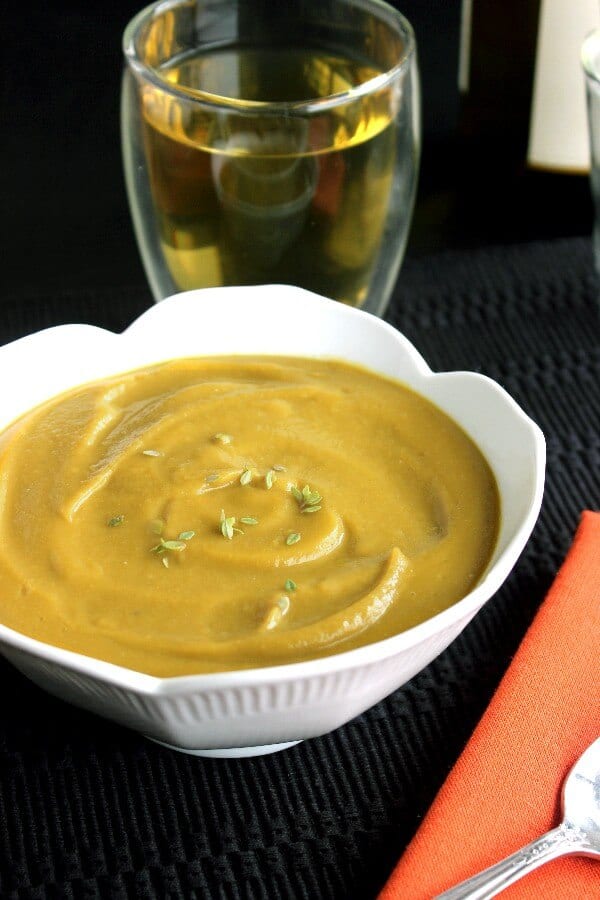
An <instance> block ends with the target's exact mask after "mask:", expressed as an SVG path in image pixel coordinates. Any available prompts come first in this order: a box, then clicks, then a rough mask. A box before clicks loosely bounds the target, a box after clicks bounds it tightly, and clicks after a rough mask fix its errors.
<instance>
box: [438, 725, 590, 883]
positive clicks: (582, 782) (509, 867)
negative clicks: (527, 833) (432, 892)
mask: <svg viewBox="0 0 600 900" xmlns="http://www.w3.org/2000/svg"><path fill="white" fill-rule="evenodd" d="M562 808H563V820H562V822H561V824H560V825H559V826H558V828H553V829H552V830H551V831H549V832H548V833H547V834H544V835H543V836H542V837H540V838H538V839H537V840H536V841H533V842H532V843H531V844H527V846H526V847H523V848H522V849H521V850H517V852H516V853H513V854H511V855H510V856H507V857H506V859H503V860H502V861H501V862H499V863H496V865H495V866H490V868H489V869H485V870H484V871H483V872H480V873H479V874H478V875H474V876H473V878H468V879H467V881H462V882H461V883H460V884H458V885H456V887H453V888H450V890H449V891H444V893H443V894H438V896H437V897H436V898H434V900H488V898H489V897H495V896H496V894H499V893H500V891H503V890H504V889H505V888H507V887H508V886H509V885H511V884H513V883H514V882H515V881H518V880H519V878H522V877H523V876H524V875H528V874H529V872H533V870H534V869H537V868H538V866H542V865H543V864H544V863H547V862H550V860H552V859H557V858H558V857H559V856H568V855H570V854H573V855H576V856H593V857H596V858H598V859H600V738H598V740H596V741H594V743H593V744H591V746H589V747H588V748H587V750H586V751H585V752H584V753H583V754H582V756H580V757H579V759H578V760H577V762H576V763H575V765H574V766H573V768H572V769H571V771H570V772H569V774H568V776H567V778H566V779H565V783H564V784H563V789H562Z"/></svg>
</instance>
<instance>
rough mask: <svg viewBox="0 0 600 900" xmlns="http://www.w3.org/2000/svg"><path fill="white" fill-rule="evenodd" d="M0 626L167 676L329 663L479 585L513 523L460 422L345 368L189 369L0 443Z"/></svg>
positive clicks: (117, 386)
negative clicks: (502, 522) (501, 529)
mask: <svg viewBox="0 0 600 900" xmlns="http://www.w3.org/2000/svg"><path fill="white" fill-rule="evenodd" d="M0 481H1V492H0V496H1V507H0V531H1V538H2V540H1V542H0V621H1V622H2V623H3V624H5V625H7V626H9V627H11V628H14V629H16V630H17V631H20V632H22V633H24V634H27V635H30V636H31V637H34V638H37V639H39V640H42V641H45V642H47V643H50V644H53V645H56V646H59V647H63V648H66V649H68V650H73V651H76V652H78V653H83V654H85V655H88V656H93V657H96V658H98V659H102V660H107V661H109V662H112V663H116V664H118V665H121V666H125V667H128V668H131V669H135V670H138V671H142V672H147V673H149V674H152V675H158V676H173V675H183V674H191V673H200V672H214V671H224V670H231V669H243V668H249V667H257V666H268V665H276V664H281V663H288V662H296V661H301V660H306V659H312V658H315V657H319V656H326V655H329V654H332V653H336V652H339V651H342V650H348V649H351V648H354V647H358V646H361V645H364V644H367V643H370V642H372V641H376V640H380V639H381V638H385V637H389V636H391V635H394V634H396V633H398V632H401V631H403V630H405V629H407V628H410V627H411V626H413V625H416V624H417V623H419V622H422V621H424V620H425V619H428V618H429V617H431V616H433V615H435V614H436V613H438V612H440V611H441V610H443V609H445V608H447V607H448V606H450V605H451V604H453V603H454V602H456V601H457V600H459V599H460V598H461V597H463V596H464V595H465V594H466V593H468V592H469V591H470V590H471V589H472V588H473V587H474V585H475V584H476V583H477V581H478V580H479V579H480V577H481V575H482V573H483V572H484V570H485V568H486V566H487V564H488V562H489V560H490V557H491V554H492V551H493V548H494V544H495V540H496V536H497V531H498V524H499V515H500V510H499V498H498V491H497V486H496V483H495V480H494V477H493V474H492V472H491V470H490V467H489V465H488V464H487V462H486V460H485V458H484V457H483V455H482V453H481V452H480V450H479V449H478V448H477V447H476V445H475V444H474V443H473V441H472V440H471V439H470V438H469V437H468V436H467V435H466V434H465V433H464V431H462V429H461V428H460V427H459V426H458V425H457V424H456V423H455V422H453V421H452V420H451V419H450V418H449V417H448V416H446V415H445V414H444V413H443V412H442V411H441V410H439V409H438V408H437V407H435V406H434V405H433V404H432V403H430V402H429V401H428V400H426V399H425V398H423V397H421V396H419V395H418V394H416V393H414V392H413V391H411V390H409V389H408V388H407V387H405V386H403V385H401V384H399V383H397V382H395V381H392V380H390V379H387V378H384V377H382V376H379V375H376V374H374V373H372V372H370V371H367V370H366V369H362V368H359V367H358V366H353V365H349V364H346V363H343V362H339V361H335V360H316V359H302V358H283V357H282V358H279V357H210V358H199V359H181V360H174V361H170V362H167V363H161V364H159V365H155V366H151V367H148V368H145V369H141V370H137V371H134V372H130V373H128V374H125V375H119V376H116V377H110V378H107V379H104V380H102V381H98V382H95V383H92V384H87V385H84V386H81V387H78V388H75V389H73V390H71V391H69V392H67V393H65V394H63V395H61V396H58V397H55V398H53V399H51V400H50V401H48V402H47V403H45V404H43V405H42V406H40V407H38V408H36V409H34V410H33V411H31V412H29V413H28V414H26V415H25V416H23V417H22V418H21V419H19V420H18V421H17V422H15V423H14V424H12V425H11V426H10V427H9V428H8V429H7V430H6V431H5V432H4V433H3V434H2V435H1V436H0Z"/></svg>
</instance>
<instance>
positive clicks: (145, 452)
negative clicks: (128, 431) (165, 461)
mask: <svg viewBox="0 0 600 900" xmlns="http://www.w3.org/2000/svg"><path fill="white" fill-rule="evenodd" d="M142 453H143V455H144V456H162V453H161V452H160V450H142Z"/></svg>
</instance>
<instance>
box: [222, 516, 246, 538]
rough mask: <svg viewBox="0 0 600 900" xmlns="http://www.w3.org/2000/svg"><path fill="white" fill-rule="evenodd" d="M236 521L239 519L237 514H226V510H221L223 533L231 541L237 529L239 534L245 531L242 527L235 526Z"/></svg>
mask: <svg viewBox="0 0 600 900" xmlns="http://www.w3.org/2000/svg"><path fill="white" fill-rule="evenodd" d="M236 521H237V519H236V517H235V516H226V515H225V510H224V509H222V510H221V534H222V535H223V537H224V538H227V539H228V540H229V541H230V540H231V539H232V538H233V535H234V533H235V532H236V531H237V533H238V534H243V533H244V532H243V531H242V529H241V528H236V527H235V523H236Z"/></svg>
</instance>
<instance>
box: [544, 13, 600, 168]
mask: <svg viewBox="0 0 600 900" xmlns="http://www.w3.org/2000/svg"><path fill="white" fill-rule="evenodd" d="M599 17H600V16H599V11H598V2H597V0H541V6H540V16H539V25H538V38H537V52H536V58H535V60H536V61H535V75H534V82H533V99H532V103H531V117H530V129H529V148H528V151H527V162H528V164H529V165H530V166H533V167H535V168H541V169H553V170H555V171H565V172H580V173H583V172H589V170H590V151H589V140H588V128H587V118H586V109H585V85H584V81H583V78H582V76H581V64H580V50H581V45H582V43H583V39H584V38H585V36H586V34H588V32H590V31H592V29H593V28H595V27H596V25H597V24H598V19H599Z"/></svg>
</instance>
